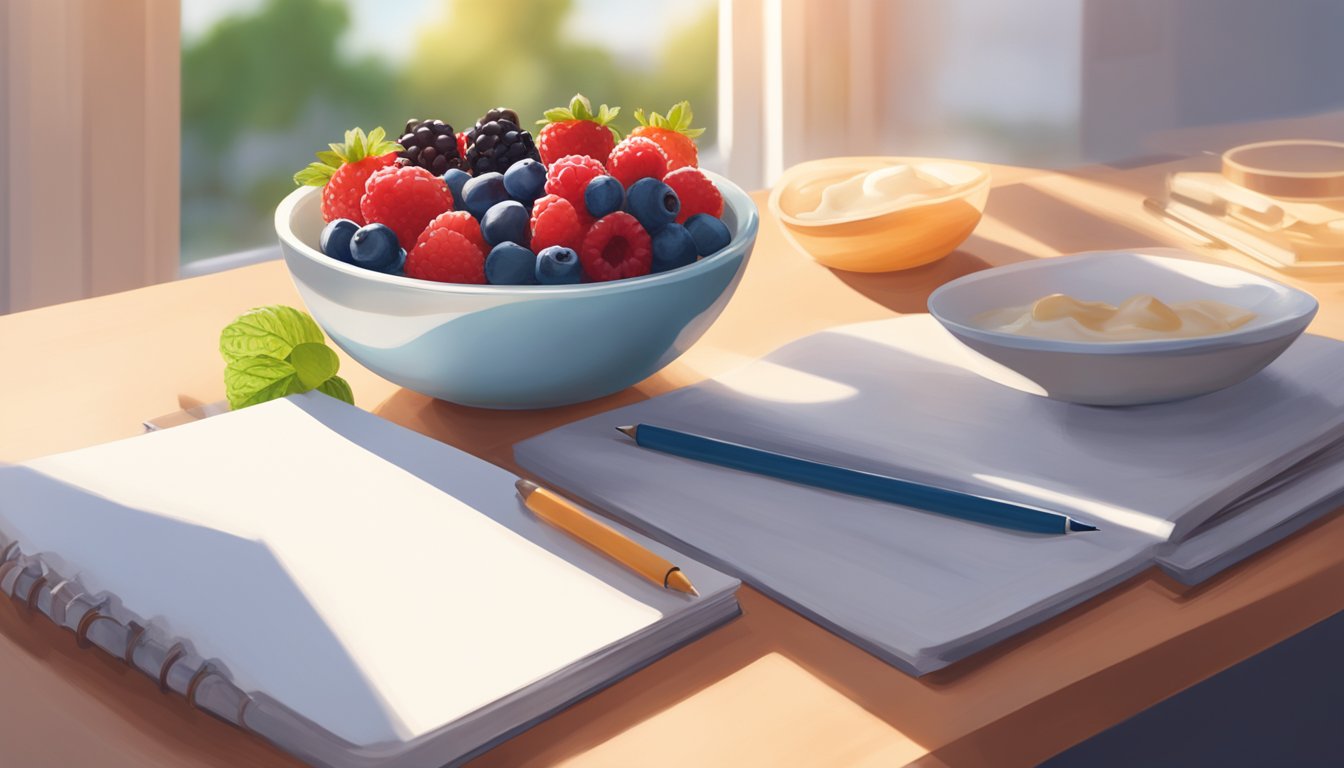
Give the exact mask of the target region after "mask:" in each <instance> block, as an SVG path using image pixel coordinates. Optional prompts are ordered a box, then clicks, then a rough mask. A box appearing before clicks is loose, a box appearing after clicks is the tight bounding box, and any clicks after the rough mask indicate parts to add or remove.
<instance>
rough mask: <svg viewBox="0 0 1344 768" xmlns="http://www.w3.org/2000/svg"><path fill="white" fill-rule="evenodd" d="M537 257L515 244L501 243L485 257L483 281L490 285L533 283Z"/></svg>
mask: <svg viewBox="0 0 1344 768" xmlns="http://www.w3.org/2000/svg"><path fill="white" fill-rule="evenodd" d="M536 268H537V257H536V256H535V255H533V253H532V252H531V251H529V250H528V249H526V248H524V247H523V246H521V245H519V244H517V243H511V242H507V241H505V242H502V243H500V244H499V245H496V246H495V247H494V248H491V249H490V255H489V256H486V257H485V281H486V282H487V283H490V284H491V285H531V284H533V283H535V282H536V281H537V280H536V276H535V272H536Z"/></svg>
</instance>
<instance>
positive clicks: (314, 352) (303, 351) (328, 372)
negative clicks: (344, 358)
mask: <svg viewBox="0 0 1344 768" xmlns="http://www.w3.org/2000/svg"><path fill="white" fill-rule="evenodd" d="M289 364H290V365H292V366H294V372H295V374H297V375H298V377H299V381H300V382H301V383H302V384H303V387H304V390H305V391H307V390H309V389H313V388H314V387H317V386H320V385H321V384H322V382H324V381H326V380H327V379H330V378H331V377H332V376H335V375H336V371H338V370H340V368H341V359H340V358H339V357H337V356H336V353H335V352H333V351H332V349H331V347H328V346H327V345H326V344H323V343H321V342H317V343H313V342H311V341H306V342H304V343H302V344H296V345H295V346H294V350H293V351H292V352H290V353H289Z"/></svg>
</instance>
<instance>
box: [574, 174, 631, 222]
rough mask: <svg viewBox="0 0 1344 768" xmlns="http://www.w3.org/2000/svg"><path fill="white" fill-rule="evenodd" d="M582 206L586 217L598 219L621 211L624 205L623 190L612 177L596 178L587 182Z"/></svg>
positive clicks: (619, 183)
mask: <svg viewBox="0 0 1344 768" xmlns="http://www.w3.org/2000/svg"><path fill="white" fill-rule="evenodd" d="M583 204H584V207H585V208H587V209H588V215H589V216H592V217H593V218H594V219H600V218H602V217H603V216H606V215H607V214H608V213H613V212H615V211H619V210H621V206H622V205H625V190H624V189H621V182H619V181H617V180H616V178H615V177H614V176H598V177H596V178H594V179H593V180H592V181H590V182H588V187H587V189H585V190H584V191H583Z"/></svg>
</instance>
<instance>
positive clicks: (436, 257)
mask: <svg viewBox="0 0 1344 768" xmlns="http://www.w3.org/2000/svg"><path fill="white" fill-rule="evenodd" d="M406 275H407V277H415V278H419V279H421V280H437V281H438V282H441V283H484V282H485V253H484V252H483V251H482V250H481V249H480V248H478V247H476V244H475V243H473V242H471V241H470V240H468V239H467V238H465V237H463V236H462V235H460V234H458V233H457V232H454V231H453V230H452V229H450V228H448V227H446V226H431V227H428V228H426V229H425V231H424V234H422V235H421V236H420V240H419V241H418V242H417V243H416V244H415V247H414V248H412V249H411V252H410V253H408V254H406Z"/></svg>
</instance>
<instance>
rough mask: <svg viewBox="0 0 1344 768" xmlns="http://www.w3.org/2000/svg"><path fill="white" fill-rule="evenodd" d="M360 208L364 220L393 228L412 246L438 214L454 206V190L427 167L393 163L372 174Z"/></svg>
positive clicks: (403, 243)
mask: <svg viewBox="0 0 1344 768" xmlns="http://www.w3.org/2000/svg"><path fill="white" fill-rule="evenodd" d="M359 208H360V210H361V211H362V212H363V213H364V220H365V221H367V222H370V223H372V222H378V223H380V224H386V225H387V226H389V227H391V228H392V231H393V232H396V233H397V239H398V240H400V241H401V247H402V248H408V249H409V248H410V247H411V246H413V245H415V240H416V238H418V237H420V233H421V232H423V231H424V229H425V227H426V225H428V224H429V222H430V221H432V220H433V219H434V217H435V216H438V215H439V214H440V213H443V212H444V211H451V210H452V209H453V193H452V192H449V191H448V185H447V184H444V183H443V179H441V178H439V177H438V176H435V175H434V174H432V173H430V172H429V171H426V170H425V169H424V168H420V167H419V166H406V167H402V166H396V165H394V166H391V167H389V168H384V169H382V170H381V171H378V172H377V173H375V174H373V175H372V176H370V177H369V180H368V182H367V183H366V184H365V185H364V197H363V199H361V200H360V201H359Z"/></svg>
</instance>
